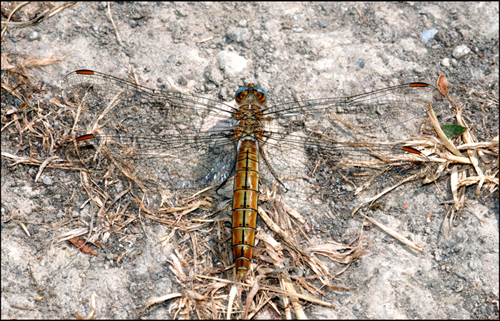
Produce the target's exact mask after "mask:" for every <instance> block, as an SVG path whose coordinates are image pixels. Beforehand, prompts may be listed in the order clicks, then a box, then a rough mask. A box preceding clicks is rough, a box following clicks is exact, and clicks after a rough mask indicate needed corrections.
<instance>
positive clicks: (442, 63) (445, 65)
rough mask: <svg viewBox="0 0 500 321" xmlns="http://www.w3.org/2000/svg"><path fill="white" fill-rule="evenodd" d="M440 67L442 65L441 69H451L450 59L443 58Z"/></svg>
mask: <svg viewBox="0 0 500 321" xmlns="http://www.w3.org/2000/svg"><path fill="white" fill-rule="evenodd" d="M441 65H443V67H448V68H450V67H451V59H450V58H444V59H443V60H442V61H441Z"/></svg>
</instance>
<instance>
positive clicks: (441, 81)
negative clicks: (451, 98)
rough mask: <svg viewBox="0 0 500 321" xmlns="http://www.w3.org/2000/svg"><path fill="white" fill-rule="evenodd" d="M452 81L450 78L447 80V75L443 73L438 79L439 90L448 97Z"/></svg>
mask: <svg viewBox="0 0 500 321" xmlns="http://www.w3.org/2000/svg"><path fill="white" fill-rule="evenodd" d="M449 85H450V83H449V82H448V80H446V77H445V76H443V74H441V75H439V78H438V80H437V87H438V89H439V91H440V92H441V93H442V94H443V96H446V97H448V86H449Z"/></svg>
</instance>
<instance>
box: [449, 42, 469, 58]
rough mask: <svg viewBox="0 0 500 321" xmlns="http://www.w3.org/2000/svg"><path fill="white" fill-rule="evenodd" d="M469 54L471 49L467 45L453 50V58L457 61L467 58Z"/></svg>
mask: <svg viewBox="0 0 500 321" xmlns="http://www.w3.org/2000/svg"><path fill="white" fill-rule="evenodd" d="M469 53H470V48H469V47H467V46H466V45H459V46H456V47H455V49H453V53H452V56H453V57H454V58H456V59H460V58H463V57H465V56H467V55H468V54H469Z"/></svg>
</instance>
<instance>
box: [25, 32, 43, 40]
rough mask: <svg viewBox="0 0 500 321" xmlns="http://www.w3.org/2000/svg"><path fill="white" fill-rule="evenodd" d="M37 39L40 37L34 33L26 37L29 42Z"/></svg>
mask: <svg viewBox="0 0 500 321" xmlns="http://www.w3.org/2000/svg"><path fill="white" fill-rule="evenodd" d="M38 38H40V35H39V34H38V32H36V31H33V32H31V33H30V35H29V36H28V40H29V41H34V40H37V39H38Z"/></svg>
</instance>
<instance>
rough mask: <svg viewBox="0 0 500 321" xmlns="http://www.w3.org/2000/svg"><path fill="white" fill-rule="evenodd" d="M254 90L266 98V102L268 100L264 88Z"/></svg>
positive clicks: (254, 88)
mask: <svg viewBox="0 0 500 321" xmlns="http://www.w3.org/2000/svg"><path fill="white" fill-rule="evenodd" d="M253 90H255V91H256V92H258V93H260V94H262V95H263V96H264V101H265V100H267V92H266V90H265V89H264V88H262V87H253Z"/></svg>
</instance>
